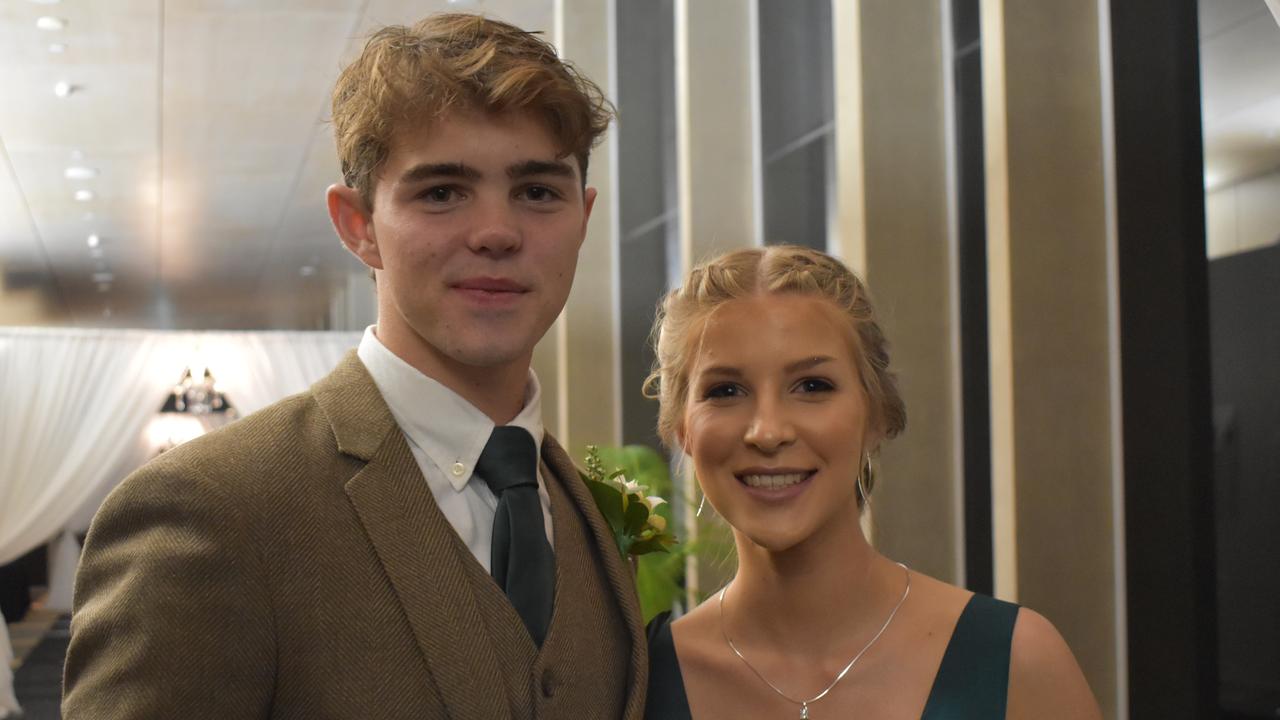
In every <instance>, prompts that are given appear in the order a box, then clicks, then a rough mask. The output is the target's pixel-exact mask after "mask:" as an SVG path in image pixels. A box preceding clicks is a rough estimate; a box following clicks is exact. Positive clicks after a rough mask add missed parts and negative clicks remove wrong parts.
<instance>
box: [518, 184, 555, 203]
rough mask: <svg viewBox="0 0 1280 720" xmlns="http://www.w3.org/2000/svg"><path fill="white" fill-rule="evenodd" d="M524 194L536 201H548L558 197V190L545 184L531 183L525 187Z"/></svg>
mask: <svg viewBox="0 0 1280 720" xmlns="http://www.w3.org/2000/svg"><path fill="white" fill-rule="evenodd" d="M524 196H525V197H526V198H528V199H529V200H532V201H534V202H546V201H548V200H554V199H555V198H556V197H557V195H556V191H555V190H552V189H551V188H549V187H547V186H545V185H530V186H529V187H527V188H525V190H524Z"/></svg>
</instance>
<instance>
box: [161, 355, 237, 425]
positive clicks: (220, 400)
mask: <svg viewBox="0 0 1280 720" xmlns="http://www.w3.org/2000/svg"><path fill="white" fill-rule="evenodd" d="M197 375H198V376H199V379H198V380H197V379H196V376H197ZM231 409H232V408H231V404H230V403H228V402H227V397H226V396H225V395H223V394H222V393H221V392H220V391H219V390H218V382H217V380H215V379H214V377H213V373H212V372H210V371H209V368H200V369H198V370H197V372H196V373H195V374H192V372H191V368H190V367H187V368H185V369H183V371H182V379H181V380H179V381H178V384H177V385H174V386H173V391H172V392H171V393H169V397H168V398H167V399H166V400H165V401H164V407H162V408H160V412H162V413H164V412H174V413H191V414H192V415H208V414H209V413H225V412H227V411H229V410H231Z"/></svg>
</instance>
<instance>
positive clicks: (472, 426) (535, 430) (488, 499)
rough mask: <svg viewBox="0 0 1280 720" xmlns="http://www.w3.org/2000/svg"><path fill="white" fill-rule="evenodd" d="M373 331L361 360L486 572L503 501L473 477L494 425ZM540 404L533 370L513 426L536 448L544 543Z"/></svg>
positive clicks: (546, 520) (546, 512)
mask: <svg viewBox="0 0 1280 720" xmlns="http://www.w3.org/2000/svg"><path fill="white" fill-rule="evenodd" d="M373 330H374V329H373V326H369V327H368V328H366V329H365V331H364V337H363V338H362V339H361V340H360V347H359V348H358V349H357V350H356V355H357V356H359V358H360V361H361V362H363V363H364V366H365V368H367V369H368V370H369V374H370V375H371V376H373V382H374V384H375V385H377V386H378V391H379V392H380V393H382V397H383V399H384V400H386V401H387V406H388V407H389V408H391V414H392V415H393V416H394V417H395V419H396V424H398V425H399V426H400V430H401V431H402V432H403V433H404V437H405V440H407V441H408V442H409V449H410V450H411V451H413V457H414V459H415V460H417V461H418V467H419V468H421V469H422V477H424V478H425V479H426V481H427V487H428V488H430V490H431V495H432V496H433V497H434V498H435V500H436V504H437V505H439V506H440V511H441V512H443V513H444V516H445V519H447V520H448V521H449V524H450V525H453V529H454V530H456V531H457V532H458V537H460V538H462V542H463V543H465V544H466V546H467V548H468V549H469V550H471V554H472V555H474V556H475V558H476V560H478V561H479V562H480V564H481V565H482V566H484V569H485V570H486V571H488V570H490V567H489V561H490V551H491V548H492V541H493V517H494V515H495V514H496V512H497V508H498V499H497V497H496V496H495V495H494V494H493V492H492V491H491V490H489V486H488V485H486V484H485V481H484V479H483V478H481V477H479V476H478V475H476V474H475V467H476V461H477V460H479V459H480V452H481V451H482V450H484V446H485V443H486V442H488V441H489V435H490V434H492V433H493V428H494V424H493V421H492V420H490V419H489V416H488V415H485V414H484V413H483V412H481V411H480V410H479V409H478V408H477V407H476V406H474V405H472V404H471V403H469V402H467V401H466V400H464V399H463V398H462V396H460V395H458V394H457V393H455V392H454V391H452V390H450V389H449V388H447V387H445V386H444V385H442V384H440V383H439V382H437V381H436V380H433V379H432V378H429V377H427V376H426V375H423V374H422V373H421V372H418V370H417V369H416V368H414V367H413V366H411V365H409V363H407V362H405V361H404V360H401V359H400V358H399V356H397V355H396V354H395V353H393V352H391V351H390V350H388V349H387V347H386V346H385V345H383V344H382V341H381V340H379V339H378V336H377V335H375V334H374V331H373ZM541 399H542V392H541V389H540V388H539V386H538V377H537V375H535V374H534V372H533V369H532V368H530V369H529V384H528V385H527V386H526V388H525V395H524V408H523V409H521V410H520V413H519V414H518V415H516V417H515V418H514V419H513V420H512V421H511V422H510V423H508V425H514V426H516V427H521V428H524V429H525V430H528V431H529V434H530V435H532V436H533V440H534V443H536V445H537V448H538V470H537V473H538V499H539V500H541V501H542V519H543V524H544V526H545V528H546V531H547V542H553V540H552V538H553V535H552V528H551V498H550V497H549V496H548V495H547V485H546V482H545V481H544V480H543V478H542V467H541V466H542V435H543V428H542V404H541ZM553 546H554V543H553Z"/></svg>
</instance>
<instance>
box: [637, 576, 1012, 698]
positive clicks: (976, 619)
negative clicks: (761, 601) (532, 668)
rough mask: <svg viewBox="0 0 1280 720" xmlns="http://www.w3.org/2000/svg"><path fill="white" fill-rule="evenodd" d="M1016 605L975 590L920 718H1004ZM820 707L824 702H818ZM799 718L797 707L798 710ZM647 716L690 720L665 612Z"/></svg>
mask: <svg viewBox="0 0 1280 720" xmlns="http://www.w3.org/2000/svg"><path fill="white" fill-rule="evenodd" d="M1017 618H1018V606H1017V605H1014V604H1012V603H1007V602H1004V601H1003V600H995V599H993V598H989V597H987V596H985V595H976V594H975V595H974V596H973V597H972V598H971V599H970V600H969V603H968V604H967V605H965V607H964V612H962V613H960V619H959V620H957V621H956V628H955V630H954V631H953V632H952V633H951V640H950V641H948V642H947V650H946V652H945V653H943V655H942V663H941V665H939V666H938V674H937V676H935V677H934V679H933V689H932V690H930V691H929V701H928V702H926V703H925V706H924V715H923V716H921V720H979V719H980V720H992V719H993V718H1003V717H1004V715H1005V701H1006V700H1007V698H1008V693H1009V646H1010V643H1011V642H1012V641H1013V623H1014V621H1015V620H1017ZM819 707H820V706H819ZM796 713H797V717H798V716H799V710H798V709H797V711H796ZM644 716H645V718H646V720H690V715H689V700H688V697H687V696H686V695H685V692H684V678H683V677H682V676H681V674H680V659H679V658H678V657H677V656H676V646H675V643H674V642H673V641H672V639H671V619H670V617H669V615H668V614H667V613H664V614H662V615H659V616H658V617H656V618H654V619H653V622H651V623H649V698H648V700H647V702H646V703H645V713H644Z"/></svg>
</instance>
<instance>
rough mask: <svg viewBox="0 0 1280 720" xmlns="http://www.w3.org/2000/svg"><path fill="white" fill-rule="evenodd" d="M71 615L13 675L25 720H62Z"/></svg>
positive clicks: (47, 635)
mask: <svg viewBox="0 0 1280 720" xmlns="http://www.w3.org/2000/svg"><path fill="white" fill-rule="evenodd" d="M70 626H71V616H69V615H63V616H62V617H60V618H58V620H57V621H56V622H54V624H53V627H51V628H49V632H47V633H46V634H45V636H44V639H42V640H41V641H40V643H39V644H38V645H36V646H35V648H34V649H33V650H32V651H31V653H30V654H29V655H27V657H26V659H25V660H23V661H22V665H20V666H19V667H18V669H17V670H16V671H14V673H13V689H14V691H15V693H16V694H17V696H18V704H19V705H21V706H22V709H23V711H24V714H23V715H22V719H23V720H60V719H61V718H62V713H61V712H60V711H59V709H58V706H59V705H60V704H61V702H62V663H63V661H64V660H65V659H66V657H67V640H68V638H69V637H70V635H71V633H70Z"/></svg>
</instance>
